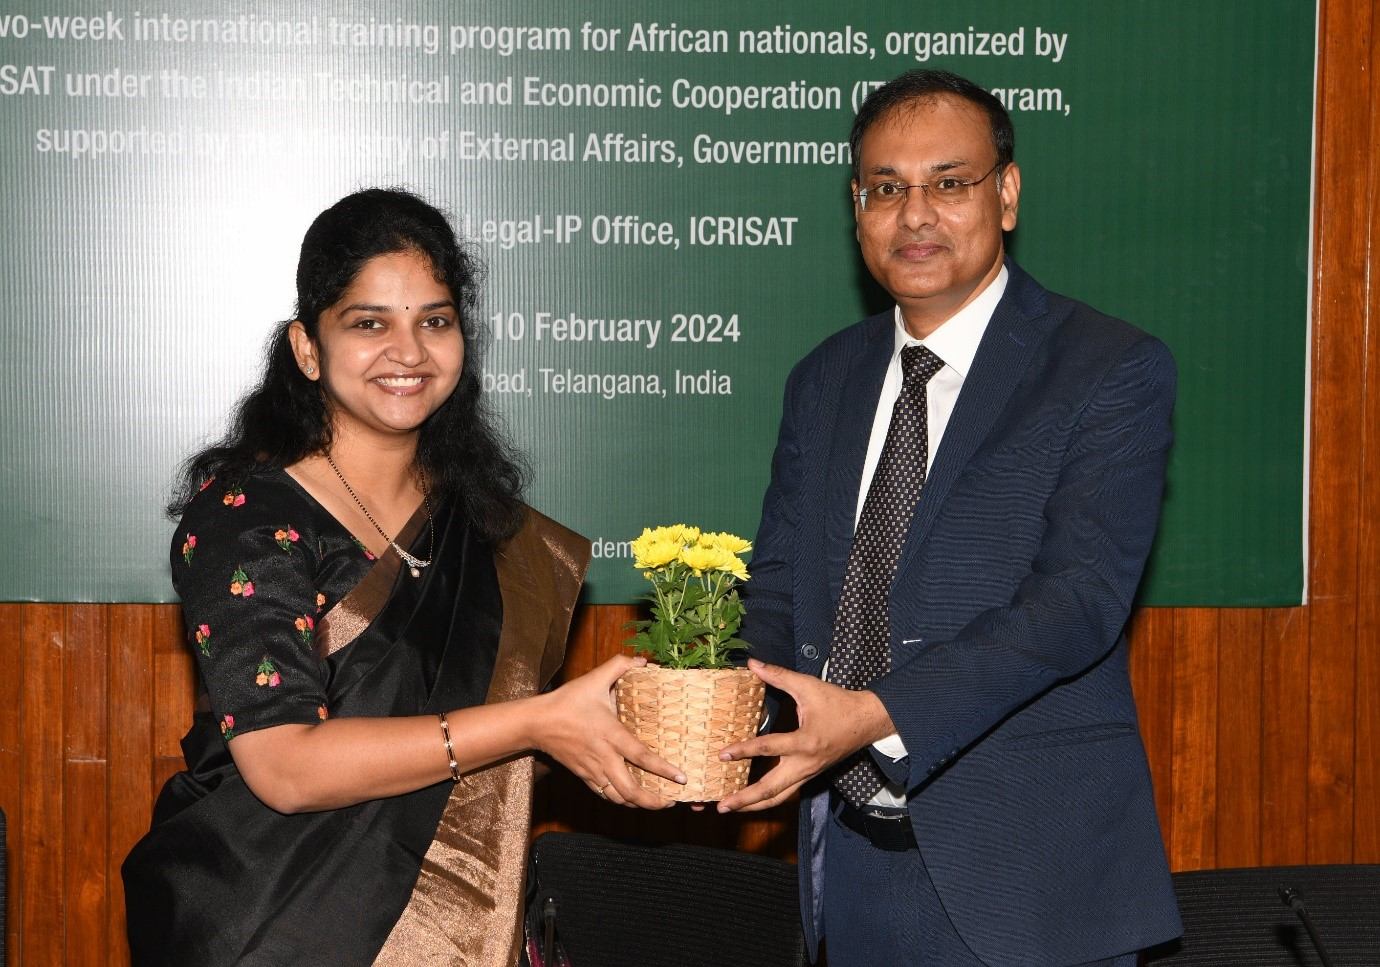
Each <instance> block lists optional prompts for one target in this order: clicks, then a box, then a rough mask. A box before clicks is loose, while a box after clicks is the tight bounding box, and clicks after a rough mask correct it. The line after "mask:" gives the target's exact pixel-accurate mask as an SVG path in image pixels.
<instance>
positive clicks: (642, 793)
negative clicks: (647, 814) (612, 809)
mask: <svg viewBox="0 0 1380 967" xmlns="http://www.w3.org/2000/svg"><path fill="white" fill-rule="evenodd" d="M645 664H647V660H646V659H645V658H632V657H630V656H628V655H619V656H617V657H615V658H610V659H609V660H608V661H606V662H604V663H603V664H602V665H600V666H599V667H598V668H596V669H594V670H593V671H591V672H587V673H585V674H584V675H581V676H580V677H579V678H576V679H574V680H573V681H570V682H567V683H566V684H564V685H562V686H561V687H560V688H558V689H556V690H555V691H553V692H550V693H548V694H546V695H541V696H538V698H537V699H536V700H535V701H536V702H539V703H540V705H539V706H538V707H537V708H536V709H535V710H534V711H535V713H536V720H535V721H534V722H533V723H532V734H533V738H534V743H535V745H536V747H537V748H539V749H541V750H542V751H543V752H546V753H547V754H549V755H551V756H553V757H555V758H556V759H557V760H558V761H559V762H560V763H561V764H562V765H564V766H565V767H566V768H567V769H569V770H570V771H571V772H573V773H575V775H576V776H578V777H579V778H580V779H582V780H583V781H584V783H585V785H587V786H589V788H591V789H593V790H594V791H595V792H596V793H598V794H599V795H600V796H602V797H604V798H605V799H607V800H608V801H609V802H615V803H618V804H620V805H623V806H641V807H642V808H643V809H664V808H666V807H667V806H670V805H673V804H674V801H673V800H670V799H666V798H665V797H663V796H660V795H658V794H656V793H654V792H648V791H647V790H645V789H643V788H642V786H641V785H640V784H639V783H638V781H637V779H636V778H635V777H634V776H633V774H632V772H631V771H630V770H629V769H628V764H629V763H631V764H632V765H635V766H637V767H639V768H641V769H645V770H647V771H648V772H651V773H655V774H656V775H658V776H662V777H664V778H666V779H670V780H671V781H672V782H679V783H684V782H685V776H684V775H683V774H682V773H681V771H680V770H679V769H678V768H676V767H675V766H673V765H671V764H670V763H669V762H667V761H666V760H665V759H663V758H661V756H659V755H657V754H656V753H654V752H653V751H652V750H650V749H648V748H647V747H646V746H645V745H643V744H642V743H641V742H639V741H638V740H637V738H636V737H635V736H633V734H632V733H631V732H629V731H628V730H627V729H626V728H624V726H623V723H621V722H619V721H618V715H617V713H616V710H615V707H614V703H613V685H614V682H616V681H618V679H619V678H620V677H622V675H623V673H624V672H626V671H628V670H629V669H631V668H640V667H641V666H643V665H645Z"/></svg>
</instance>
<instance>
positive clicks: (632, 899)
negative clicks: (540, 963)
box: [529, 833, 805, 967]
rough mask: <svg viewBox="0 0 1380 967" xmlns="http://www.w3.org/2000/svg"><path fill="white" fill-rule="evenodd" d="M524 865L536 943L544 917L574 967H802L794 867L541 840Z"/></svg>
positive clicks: (730, 854)
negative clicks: (528, 866) (544, 914)
mask: <svg viewBox="0 0 1380 967" xmlns="http://www.w3.org/2000/svg"><path fill="white" fill-rule="evenodd" d="M532 863H533V871H534V873H533V879H534V881H535V891H533V890H529V897H530V898H531V899H530V905H529V914H530V913H531V911H532V910H533V909H535V910H536V911H538V913H537V915H536V916H535V917H533V918H532V919H533V920H535V921H536V923H537V924H538V933H537V936H540V935H541V934H540V924H541V916H540V911H541V910H542V909H546V910H548V911H551V912H552V913H554V920H555V930H556V935H557V937H558V938H559V940H560V943H561V945H562V946H563V947H564V948H565V951H566V953H567V954H568V955H569V957H570V962H571V964H573V965H574V967H690V965H697V964H706V965H707V964H713V965H715V967H735V965H739V964H741V965H743V967H800V965H801V964H803V963H805V944H804V940H803V938H802V936H801V929H800V901H799V894H798V893H797V886H796V872H795V867H794V866H792V865H791V864H789V863H785V862H782V861H781V860H774V859H770V858H768V857H765V856H753V855H751V854H748V853H738V852H734V851H732V850H722V849H711V848H709V847H706V846H687V845H683V844H674V845H665V846H651V845H641V844H634V843H627V842H622V841H619V840H615V839H610V838H608V837H606V836H595V835H591V834H586V833H547V834H545V835H543V836H541V837H539V838H538V839H537V841H536V842H535V843H534V844H533V845H532ZM529 922H531V921H529Z"/></svg>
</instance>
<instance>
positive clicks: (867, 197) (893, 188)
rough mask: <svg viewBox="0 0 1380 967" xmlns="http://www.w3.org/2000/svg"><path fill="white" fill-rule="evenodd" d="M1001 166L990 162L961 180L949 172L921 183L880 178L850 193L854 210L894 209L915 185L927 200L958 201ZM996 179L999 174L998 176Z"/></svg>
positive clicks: (952, 202)
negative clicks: (978, 172) (976, 174)
mask: <svg viewBox="0 0 1380 967" xmlns="http://www.w3.org/2000/svg"><path fill="white" fill-rule="evenodd" d="M1000 168H1001V162H1000V161H998V162H997V163H996V164H994V165H993V166H992V168H991V170H989V171H988V172H987V174H985V175H983V176H982V177H981V178H975V179H973V180H972V181H964V180H963V179H962V178H955V177H953V176H951V175H944V176H943V177H941V178H938V179H936V180H935V181H933V182H930V183H929V184H925V185H903V184H901V183H900V182H899V181H884V182H882V183H881V184H879V185H873V186H872V187H870V188H859V189H858V191H857V193H856V194H854V195H853V197H854V198H856V199H857V200H858V210H859V211H864V212H889V211H895V210H896V209H897V208H900V207H901V206H902V205H904V204H905V201H906V197H907V194H908V193H909V191H910V190H911V189H912V188H919V189H920V190H921V191H922V192H923V193H924V195H925V198H927V199H928V200H929V201H930V203H931V204H937V205H962V204H963V203H964V202H966V201H970V200H971V199H972V197H973V189H974V188H976V187H977V186H978V185H980V184H982V183H983V182H984V181H986V180H987V179H988V178H990V177H992V173H993V172H994V171H997V170H999V169H1000ZM997 180H998V182H1000V180H1001V179H1000V177H998V179H997Z"/></svg>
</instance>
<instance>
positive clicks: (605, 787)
mask: <svg viewBox="0 0 1380 967" xmlns="http://www.w3.org/2000/svg"><path fill="white" fill-rule="evenodd" d="M611 785H613V782H612V781H610V782H606V783H604V784H603V785H602V786H600V787H599V788H598V789H596V790H594V791H595V792H597V793H598V794H599V798H600V799H607V798H608V795H607V794H605V792H604V790H605V789H607V788H608V787H609V786H611Z"/></svg>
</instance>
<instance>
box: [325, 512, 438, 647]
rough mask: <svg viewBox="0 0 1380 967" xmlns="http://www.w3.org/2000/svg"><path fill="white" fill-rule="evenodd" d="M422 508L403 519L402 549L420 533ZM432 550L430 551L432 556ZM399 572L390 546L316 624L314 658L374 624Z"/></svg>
mask: <svg viewBox="0 0 1380 967" xmlns="http://www.w3.org/2000/svg"><path fill="white" fill-rule="evenodd" d="M425 507H426V505H425V504H423V505H422V506H421V507H418V508H417V510H415V511H414V512H413V514H412V516H411V517H409V518H408V519H407V523H406V524H404V525H403V529H402V530H400V531H399V532H398V536H397V537H396V538H395V540H397V542H398V544H399V545H401V546H402V547H411V546H412V542H413V541H414V540H416V538H417V535H418V534H419V533H420V532H421V528H422V523H423V522H424V521H425V520H426V514H425V513H423V511H424V510H425ZM435 550H436V549H435V548H432V551H433V553H434V552H435ZM400 570H402V558H401V557H399V556H398V554H397V552H396V551H394V550H393V549H392V548H391V547H390V548H387V549H386V550H384V552H383V554H382V555H381V556H380V557H379V559H378V560H376V561H375V562H374V566H373V567H371V568H369V573H367V574H365V575H364V577H363V578H362V579H361V580H360V582H359V583H358V584H356V585H355V586H354V587H352V588H351V589H350V590H349V591H348V592H347V593H346V594H345V597H343V598H341V599H340V600H339V601H337V602H336V603H335V604H334V605H333V606H332V607H331V609H330V610H329V611H327V612H326V613H325V614H324V615H323V616H322V617H321V620H320V621H318V622H317V623H316V631H315V633H314V634H313V635H312V645H313V646H314V647H315V648H316V657H317V658H321V659H326V658H329V657H330V656H331V655H334V654H335V653H336V652H337V651H339V650H340V649H342V648H344V647H345V646H346V645H348V644H349V643H350V642H352V641H354V640H355V639H356V638H358V637H359V636H360V635H362V634H363V633H364V629H366V628H368V627H369V626H370V625H371V624H373V623H374V619H375V618H377V617H378V616H379V612H380V611H382V610H383V606H384V605H385V604H387V603H388V596H389V594H391V593H392V591H393V582H395V581H396V580H397V579H398V572H399V571H400ZM421 580H425V578H422V579H421Z"/></svg>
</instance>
